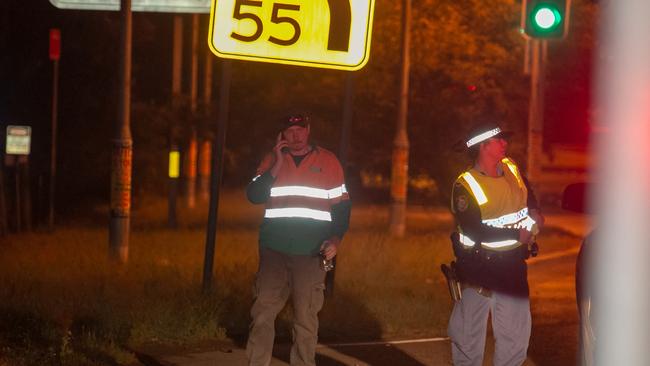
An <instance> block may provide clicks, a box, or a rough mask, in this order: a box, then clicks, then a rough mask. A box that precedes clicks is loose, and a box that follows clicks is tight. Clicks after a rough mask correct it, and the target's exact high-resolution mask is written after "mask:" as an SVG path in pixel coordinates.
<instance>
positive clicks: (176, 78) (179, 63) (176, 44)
mask: <svg viewBox="0 0 650 366" xmlns="http://www.w3.org/2000/svg"><path fill="white" fill-rule="evenodd" d="M172 53H173V54H172V106H173V107H174V108H175V109H178V108H179V107H180V103H181V74H182V72H183V17H182V16H180V15H178V14H177V15H174V35H173V46H172Z"/></svg>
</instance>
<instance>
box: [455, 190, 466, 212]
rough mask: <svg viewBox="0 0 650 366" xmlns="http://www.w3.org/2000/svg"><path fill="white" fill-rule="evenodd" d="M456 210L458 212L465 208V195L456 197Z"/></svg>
mask: <svg viewBox="0 0 650 366" xmlns="http://www.w3.org/2000/svg"><path fill="white" fill-rule="evenodd" d="M456 210H457V211H458V212H464V211H465V210H467V196H465V195H464V194H461V195H460V196H458V197H456Z"/></svg>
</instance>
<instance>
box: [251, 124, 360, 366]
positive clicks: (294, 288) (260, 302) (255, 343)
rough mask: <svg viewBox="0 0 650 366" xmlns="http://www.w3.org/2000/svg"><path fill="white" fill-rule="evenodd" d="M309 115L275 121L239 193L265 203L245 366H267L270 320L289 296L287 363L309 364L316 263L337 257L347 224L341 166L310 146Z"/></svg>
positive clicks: (318, 297)
mask: <svg viewBox="0 0 650 366" xmlns="http://www.w3.org/2000/svg"><path fill="white" fill-rule="evenodd" d="M309 133H310V124H309V118H308V117H307V116H306V115H304V114H293V115H290V116H287V117H286V118H283V119H282V123H281V126H280V132H279V134H278V135H277V137H276V141H275V146H274V148H273V151H272V152H270V153H268V154H267V155H266V156H265V157H264V159H263V160H262V162H261V163H260V165H259V167H258V168H257V175H256V177H255V178H253V180H252V182H250V183H249V185H248V187H247V190H246V194H247V196H248V199H249V201H251V202H252V203H255V204H260V203H265V204H266V210H265V213H264V221H263V222H262V225H261V227H260V234H259V269H258V272H257V276H256V280H255V287H254V292H255V293H254V295H255V302H254V304H253V307H252V309H251V317H252V324H251V327H250V333H249V336H248V344H247V346H246V354H247V356H248V360H249V365H254V366H257V365H269V363H270V362H271V354H272V350H273V341H274V338H275V318H276V316H277V314H278V312H280V310H282V308H283V307H284V305H285V303H286V301H287V299H288V298H289V296H291V298H292V305H293V346H292V348H291V355H290V363H291V365H292V366H297V365H316V363H315V355H316V343H317V339H318V312H319V311H320V310H321V308H322V306H323V301H324V294H323V290H324V289H325V284H324V281H325V270H323V269H322V268H321V265H320V263H321V261H322V259H326V260H330V259H332V258H334V256H336V253H337V250H338V247H339V245H340V243H341V239H342V238H343V235H344V234H345V232H346V231H347V229H348V224H349V219H350V200H349V196H348V192H347V190H346V188H345V181H344V177H343V169H342V168H341V164H340V163H339V161H338V159H337V158H336V156H335V155H334V154H333V153H331V152H330V151H328V150H326V149H324V148H322V147H320V146H315V145H312V144H310V142H309Z"/></svg>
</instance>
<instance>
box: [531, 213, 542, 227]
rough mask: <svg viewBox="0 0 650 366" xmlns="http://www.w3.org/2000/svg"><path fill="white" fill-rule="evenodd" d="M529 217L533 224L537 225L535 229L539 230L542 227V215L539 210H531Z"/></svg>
mask: <svg viewBox="0 0 650 366" xmlns="http://www.w3.org/2000/svg"><path fill="white" fill-rule="evenodd" d="M529 215H530V217H532V218H533V220H535V223H537V227H538V228H539V229H541V228H542V227H544V215H542V212H541V211H540V210H537V209H532V210H530V213H529Z"/></svg>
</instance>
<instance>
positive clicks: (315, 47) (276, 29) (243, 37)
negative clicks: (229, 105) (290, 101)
mask: <svg viewBox="0 0 650 366" xmlns="http://www.w3.org/2000/svg"><path fill="white" fill-rule="evenodd" d="M374 5H375V0H212V12H211V15H210V35H209V40H208V43H209V45H210V49H211V50H212V52H214V53H215V54H216V55H217V56H219V57H224V58H232V59H240V60H250V61H262V62H273V63H282V64H289V65H300V66H311V67H322V68H330V69H340V70H349V71H352V70H358V69H360V68H362V67H363V66H364V65H365V64H366V63H367V62H368V56H369V54H370V37H371V33H372V16H373V11H374Z"/></svg>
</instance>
